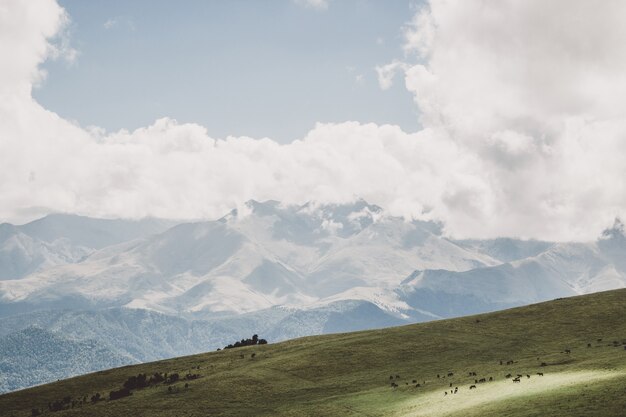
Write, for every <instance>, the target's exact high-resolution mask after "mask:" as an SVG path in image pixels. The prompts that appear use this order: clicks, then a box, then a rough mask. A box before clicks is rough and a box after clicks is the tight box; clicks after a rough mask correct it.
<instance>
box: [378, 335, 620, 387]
mask: <svg viewBox="0 0 626 417" xmlns="http://www.w3.org/2000/svg"><path fill="white" fill-rule="evenodd" d="M597 342H598V343H601V342H602V339H597ZM621 345H623V346H624V350H626V340H624V341H622V342H621V343H620V342H618V341H613V342H612V343H609V344H608V345H607V346H613V347H619V346H621ZM590 347H592V345H591V343H588V344H587V348H590ZM561 353H563V354H565V355H570V354H571V353H572V350H571V349H564V350H563V351H562V352H561ZM537 360H538V361H539V358H537ZM516 363H518V361H514V360H507V361H506V362H505V361H502V360H501V361H500V362H499V364H500V365H501V366H505V365H506V366H510V365H515V364H516ZM540 366H541V367H545V366H548V364H547V363H546V362H541V365H540ZM454 375H455V374H454V372H446V373H442V374H437V380H438V381H439V383H438V385H441V383H442V382H443V380H445V379H448V380H449V379H451V378H454ZM535 376H538V377H542V376H543V372H536V373H535ZM472 377H474V383H471V379H472ZM466 378H467V379H469V380H470V382H469V383H468V384H469V389H470V390H473V389H476V387H477V386H478V385H480V384H483V383H488V382H493V381H495V377H493V376H485V377H482V378H478V375H477V373H476V372H475V371H470V372H468V375H467V376H466ZM524 378H525V379H530V378H531V374H530V373H524V374H518V373H516V374H515V375H514V374H512V373H510V372H509V373H507V374H506V375H505V376H504V379H510V380H511V381H512V382H513V383H520V382H521V381H522V380H523V379H524ZM459 379H460V378H458V377H457V378H456V380H457V381H458V380H459ZM389 380H390V381H391V382H390V385H391V388H393V389H396V388H398V387H400V385H399V383H400V380H401V377H400V375H397V374H396V375H390V376H389ZM426 382H427V381H426V380H423V381H421V382H418V380H417V379H412V380H411V382H409V381H406V382H405V383H404V384H405V385H407V386H409V385H411V386H414V387H415V388H421V387H423V386H425V385H426ZM457 383H458V382H457ZM457 383H454V382H450V383H449V384H447V385H448V387H447V389H446V390H445V391H444V392H443V395H444V396H448V395H454V394H456V393H458V392H459V387H458V386H457V385H456V384H457ZM444 384H445V382H444ZM448 388H449V389H448Z"/></svg>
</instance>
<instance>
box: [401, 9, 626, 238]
mask: <svg viewBox="0 0 626 417" xmlns="http://www.w3.org/2000/svg"><path fill="white" fill-rule="evenodd" d="M625 14H626V4H624V3H620V2H604V3H602V4H600V3H594V4H591V3H589V2H586V1H584V0H580V1H565V0H557V1H552V2H549V4H548V3H546V2H542V1H538V0H530V1H523V2H521V1H520V2H517V1H503V2H493V3H489V4H487V3H485V2H483V1H480V0H470V1H443V0H432V1H430V7H428V8H424V9H422V10H420V11H418V13H416V15H415V17H414V19H413V20H412V21H411V24H410V25H409V26H407V28H406V29H405V32H404V34H405V37H406V45H405V52H406V53H407V54H408V55H409V56H410V55H412V54H415V56H416V57H417V60H416V63H415V64H414V65H412V66H410V67H409V68H407V69H406V71H405V75H406V80H405V81H406V85H407V88H408V89H409V90H410V91H411V92H413V93H414V95H415V101H416V103H417V105H418V107H419V108H420V111H421V114H422V116H421V117H422V125H424V126H427V127H429V128H431V129H436V130H438V131H442V132H446V134H447V135H448V136H449V137H450V139H451V140H453V141H454V142H455V143H456V144H457V145H458V146H459V147H462V148H463V152H464V153H469V154H473V155H475V156H476V158H477V159H479V160H480V163H481V166H482V168H481V170H482V171H483V177H484V178H485V179H486V180H487V182H488V184H489V187H488V190H489V192H488V193H487V194H485V195H484V198H485V200H481V202H480V204H479V206H482V207H483V209H482V210H480V211H477V213H476V216H474V219H473V221H469V222H466V220H469V219H464V218H463V217H462V216H455V217H451V218H449V219H448V225H449V227H450V228H451V229H452V230H464V231H465V233H469V234H480V231H479V230H478V229H479V228H483V227H487V228H488V229H490V230H492V231H491V232H489V233H490V234H495V233H496V232H497V231H500V232H501V233H504V234H528V235H534V236H554V237H560V238H563V237H572V236H586V237H590V236H591V235H592V234H593V233H595V231H596V230H597V229H598V228H599V227H600V226H599V224H600V223H608V219H609V218H610V217H612V216H615V215H616V214H619V213H623V212H624V209H625V208H626V190H625V187H624V180H623V179H624V178H626V168H625V166H624V165H620V164H619V163H618V162H617V161H618V160H622V159H624V157H625V156H626V141H624V140H623V138H624V136H625V134H626V117H625V116H626V114H625V112H626V106H625V105H626V94H624V93H626V78H625V77H624V76H623V74H624V73H626V49H624V48H623V41H624V39H626V28H625V27H624V26H623V25H622V24H621V23H620V21H621V16H624V15H625ZM390 65H391V64H390ZM469 197H471V198H472V199H476V195H472V196H469ZM451 201H452V200H451ZM453 201H454V202H455V204H456V203H458V201H459V200H458V199H454V200H453ZM490 207H491V209H490ZM477 216H480V217H477ZM472 224H473V225H475V226H474V227H472V226H471V225H472Z"/></svg>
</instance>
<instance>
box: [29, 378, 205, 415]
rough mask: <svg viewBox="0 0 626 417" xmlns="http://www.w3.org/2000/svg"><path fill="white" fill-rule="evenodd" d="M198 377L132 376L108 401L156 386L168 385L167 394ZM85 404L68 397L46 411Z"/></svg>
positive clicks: (94, 398) (94, 400)
mask: <svg viewBox="0 0 626 417" xmlns="http://www.w3.org/2000/svg"><path fill="white" fill-rule="evenodd" d="M197 369H200V366H198V368H197ZM199 377H200V374H193V373H187V374H186V375H185V376H184V377H182V378H181V376H180V375H179V374H178V373H171V374H167V373H163V372H155V373H154V374H152V375H150V376H148V375H147V374H145V373H144V374H138V375H133V376H130V377H128V379H126V381H124V383H123V384H122V387H121V388H120V389H118V390H113V391H111V392H109V401H114V400H119V399H120V398H124V397H128V396H131V395H133V390H138V389H142V388H147V387H150V386H154V385H158V384H165V385H170V387H169V390H168V392H172V387H171V385H172V384H175V383H176V382H178V381H181V380H186V381H191V380H193V379H198V378H199ZM188 386H189V385H188V384H185V388H187V387H188ZM105 400H106V399H105V397H103V396H101V395H100V393H99V392H98V393H96V394H94V395H92V396H91V402H92V403H97V402H99V401H105ZM87 402H88V400H87V396H86V395H85V396H84V397H82V398H72V397H70V396H66V397H63V398H62V399H60V400H57V401H54V402H50V403H48V410H50V411H52V412H54V411H62V410H69V409H71V408H75V407H80V406H82V405H83V404H86V403H87ZM41 413H42V410H40V409H38V408H33V409H32V410H31V415H32V416H39V415H41Z"/></svg>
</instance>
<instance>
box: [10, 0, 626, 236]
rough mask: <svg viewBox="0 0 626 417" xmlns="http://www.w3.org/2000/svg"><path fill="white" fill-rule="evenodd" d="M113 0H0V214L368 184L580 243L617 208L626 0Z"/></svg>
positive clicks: (429, 208)
mask: <svg viewBox="0 0 626 417" xmlns="http://www.w3.org/2000/svg"><path fill="white" fill-rule="evenodd" d="M125 3H126V2H110V3H109V2H107V3H102V2H84V1H81V2H78V1H65V2H61V3H60V4H59V3H58V2H57V1H56V0H32V1H28V2H23V1H19V0H0V57H2V58H1V59H2V60H3V62H2V65H0V167H1V168H0V221H10V222H16V223H17V222H21V221H26V220H29V219H32V218H35V217H38V216H42V215H45V214H46V213H50V212H66V213H76V214H82V215H89V216H95V217H124V218H141V217H145V216H153V217H163V218H175V219H211V218H217V217H219V216H221V215H223V214H224V213H226V212H228V211H229V210H230V209H231V208H233V207H238V206H241V205H242V204H243V203H244V202H245V201H247V200H249V199H256V200H266V199H274V200H279V201H282V202H284V203H286V204H300V203H304V202H307V201H315V202H320V203H343V202H349V201H353V200H354V199H357V198H363V199H365V200H367V201H368V202H370V203H373V204H377V205H380V206H382V207H383V208H385V210H387V211H388V213H390V214H393V215H401V216H405V217H406V218H407V219H410V218H416V219H424V220H439V221H442V222H443V223H444V227H445V229H444V230H445V233H447V234H448V235H450V236H454V237H475V238H486V237H496V236H513V237H523V238H537V239H549V240H592V239H595V238H596V237H598V236H599V235H600V232H601V231H602V230H603V229H604V228H605V227H607V226H610V225H611V224H613V219H614V218H615V217H617V216H621V217H622V218H623V217H626V184H625V179H626V165H625V164H624V160H626V158H625V157H626V114H625V113H626V77H625V76H624V74H626V48H624V47H623V45H624V41H625V40H626V26H625V25H623V24H622V22H623V21H624V18H626V3H624V2H620V1H610V0H609V1H605V2H588V1H586V0H553V1H551V2H549V3H546V2H543V1H539V0H523V1H522V0H502V1H497V2H495V1H494V2H488V1H484V0H429V1H427V2H425V3H412V4H411V3H406V2H378V1H371V2H368V1H356V0H355V1H341V2H340V1H333V0H327V1H324V0H297V1H295V0H281V1H278V0H276V1H268V2H228V3H227V5H224V2H193V1H192V2H185V3H182V4H183V5H182V6H181V4H180V3H177V4H176V5H168V4H166V3H161V2H150V7H148V6H146V5H147V3H142V2H140V1H137V2H133V3H132V4H131V5H125ZM129 3H130V2H129ZM103 4H106V5H107V7H106V9H104V8H103V7H104V6H103ZM361 76H362V77H361Z"/></svg>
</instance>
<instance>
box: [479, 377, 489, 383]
mask: <svg viewBox="0 0 626 417" xmlns="http://www.w3.org/2000/svg"><path fill="white" fill-rule="evenodd" d="M478 382H487V380H486V379H485V378H480V379H479V380H478Z"/></svg>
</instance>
